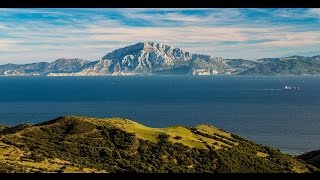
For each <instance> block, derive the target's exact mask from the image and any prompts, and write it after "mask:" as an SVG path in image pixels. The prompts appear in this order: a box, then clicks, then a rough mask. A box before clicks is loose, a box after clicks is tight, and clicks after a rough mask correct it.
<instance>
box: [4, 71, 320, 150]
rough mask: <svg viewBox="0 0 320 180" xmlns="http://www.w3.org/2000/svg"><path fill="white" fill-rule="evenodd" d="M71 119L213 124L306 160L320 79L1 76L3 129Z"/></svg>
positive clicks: (318, 143) (318, 141)
mask: <svg viewBox="0 0 320 180" xmlns="http://www.w3.org/2000/svg"><path fill="white" fill-rule="evenodd" d="M285 85H289V86H299V89H300V90H299V91H297V90H293V91H291V90H283V89H282V88H283V87H284V86H285ZM65 115H79V116H93V117H101V118H105V117H122V118H128V119H132V120H134V121H137V122H139V123H141V124H144V125H147V126H152V127H167V126H175V125H184V126H195V125H198V124H210V125H213V126H216V127H218V128H221V129H224V130H226V131H229V132H232V133H234V134H237V135H239V136H242V137H244V138H247V139H249V140H252V141H254V142H256V143H259V144H264V145H270V146H273V147H275V148H276V149H279V150H280V151H282V152H284V153H288V154H292V155H298V154H301V153H303V152H308V151H312V150H317V149H320V76H237V75H217V76H182V75H180V76H171V75H161V76H155V75H154V76H153V75H152V76H104V77H35V76H31V77H0V124H2V125H10V126H14V125H18V124H22V123H28V124H36V123H40V122H43V121H47V120H51V119H54V118H56V117H59V116H65Z"/></svg>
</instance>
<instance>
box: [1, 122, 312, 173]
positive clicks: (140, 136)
mask: <svg viewBox="0 0 320 180" xmlns="http://www.w3.org/2000/svg"><path fill="white" fill-rule="evenodd" d="M314 171H318V169H317V168H315V167H313V166H310V165H307V164H305V163H303V162H302V161H300V160H298V159H295V158H293V157H291V156H289V155H286V154H283V153H281V152H279V151H277V150H275V149H273V148H271V147H267V146H263V145H258V144H255V143H253V142H251V141H248V140H245V139H243V138H241V137H239V136H237V135H234V134H231V133H228V132H225V131H223V130H220V129H218V128H215V127H213V126H210V125H199V126H196V127H183V126H174V127H168V128H151V127H146V126H143V125H141V124H139V123H136V122H134V121H131V120H128V119H121V118H106V119H97V118H89V117H59V118H57V119H54V120H51V121H48V122H44V123H40V124H36V125H20V126H15V127H10V128H6V129H3V130H1V131H0V172H110V173H114V172H175V173H177V172H212V173H216V172H286V173H288V172H314Z"/></svg>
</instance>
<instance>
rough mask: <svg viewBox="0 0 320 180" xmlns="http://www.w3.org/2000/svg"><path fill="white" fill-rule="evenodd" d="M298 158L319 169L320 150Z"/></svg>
mask: <svg viewBox="0 0 320 180" xmlns="http://www.w3.org/2000/svg"><path fill="white" fill-rule="evenodd" d="M298 158H299V159H302V160H304V161H306V162H307V163H310V164H312V165H313V166H315V167H318V168H320V150H316V151H311V152H308V153H305V154H301V155H299V156H298Z"/></svg>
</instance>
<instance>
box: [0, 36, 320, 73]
mask: <svg viewBox="0 0 320 180" xmlns="http://www.w3.org/2000/svg"><path fill="white" fill-rule="evenodd" d="M149 74H172V75H177V74H183V75H215V74H236V75H259V74H262V75H307V74H320V55H318V56H312V57H305V56H290V57H283V58H264V59H259V60H245V59H224V58H220V57H214V56H209V55H203V54H199V53H198V54H193V53H190V52H186V51H183V50H181V49H179V48H175V47H173V46H168V45H166V44H162V43H154V42H144V43H137V44H134V45H131V46H127V47H124V48H120V49H117V50H115V51H112V52H110V53H108V54H106V55H105V56H104V57H103V58H102V59H101V60H98V61H87V60H82V59H77V58H75V59H64V58H62V59H58V60H56V61H54V62H51V63H48V62H39V63H31V64H21V65H18V64H5V65H0V76H107V75H115V76H117V75H149Z"/></svg>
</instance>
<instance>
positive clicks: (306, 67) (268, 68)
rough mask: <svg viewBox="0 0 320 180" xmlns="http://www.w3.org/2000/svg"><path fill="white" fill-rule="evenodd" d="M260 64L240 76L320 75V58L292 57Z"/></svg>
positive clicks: (271, 59) (262, 61)
mask: <svg viewBox="0 0 320 180" xmlns="http://www.w3.org/2000/svg"><path fill="white" fill-rule="evenodd" d="M258 62H259V64H256V66H255V67H253V68H251V69H248V70H245V71H243V72H241V73H240V74H264V75H306V74H311V75H312V74H320V56H313V57H303V56H291V57H284V58H266V59H260V60H258Z"/></svg>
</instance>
